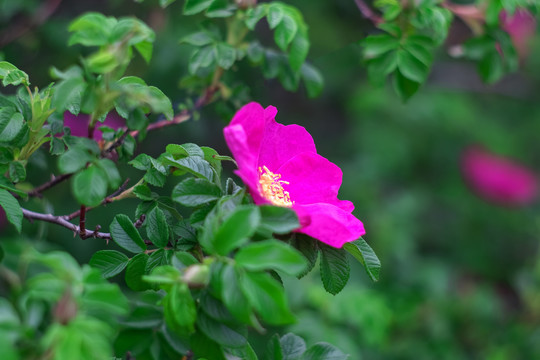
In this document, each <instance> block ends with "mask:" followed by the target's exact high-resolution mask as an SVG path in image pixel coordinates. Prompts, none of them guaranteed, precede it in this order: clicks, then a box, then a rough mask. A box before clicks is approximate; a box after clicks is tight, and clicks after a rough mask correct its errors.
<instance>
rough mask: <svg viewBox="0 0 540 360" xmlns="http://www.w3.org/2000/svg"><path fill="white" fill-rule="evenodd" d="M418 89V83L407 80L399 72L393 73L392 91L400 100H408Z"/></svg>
mask: <svg viewBox="0 0 540 360" xmlns="http://www.w3.org/2000/svg"><path fill="white" fill-rule="evenodd" d="M419 88H420V83H419V82H416V81H412V80H409V79H407V78H406V77H405V76H403V74H401V72H400V71H399V70H397V71H396V72H395V73H394V90H395V91H396V93H397V94H398V96H399V97H400V99H401V100H403V101H406V100H408V99H409V98H410V97H411V96H413V95H414V94H415V93H416V92H417V91H418V89H419Z"/></svg>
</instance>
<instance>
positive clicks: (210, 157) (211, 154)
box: [201, 146, 236, 185]
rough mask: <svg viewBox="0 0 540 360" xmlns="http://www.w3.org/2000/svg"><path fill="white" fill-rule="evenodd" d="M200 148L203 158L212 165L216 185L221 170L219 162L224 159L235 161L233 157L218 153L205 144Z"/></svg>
mask: <svg viewBox="0 0 540 360" xmlns="http://www.w3.org/2000/svg"><path fill="white" fill-rule="evenodd" d="M201 150H202V151H203V153H204V160H206V161H208V163H209V164H210V166H212V168H213V169H214V182H215V183H216V184H217V185H220V183H221V171H222V166H221V162H222V161H224V160H225V161H232V162H235V161H234V159H233V158H231V157H230V156H223V155H219V154H218V152H217V151H216V150H214V149H212V148H210V147H207V146H201ZM235 163H236V162H235Z"/></svg>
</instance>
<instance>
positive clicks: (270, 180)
mask: <svg viewBox="0 0 540 360" xmlns="http://www.w3.org/2000/svg"><path fill="white" fill-rule="evenodd" d="M283 184H285V185H288V184H289V182H288V181H285V180H281V174H274V173H273V172H271V171H270V170H268V168H267V167H266V166H263V167H262V168H261V167H260V166H259V185H260V189H259V192H260V193H261V196H263V197H264V198H266V199H267V200H269V201H270V202H271V203H272V204H274V205H277V206H285V207H291V206H292V205H293V204H294V201H291V196H290V194H289V192H288V191H285V189H283Z"/></svg>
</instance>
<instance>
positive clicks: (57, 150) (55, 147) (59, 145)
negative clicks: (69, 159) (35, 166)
mask: <svg viewBox="0 0 540 360" xmlns="http://www.w3.org/2000/svg"><path fill="white" fill-rule="evenodd" d="M50 145H51V147H50V153H51V155H62V154H63V153H64V152H65V151H66V145H64V142H63V141H62V140H60V139H58V138H56V137H53V138H52V139H51V144H50Z"/></svg>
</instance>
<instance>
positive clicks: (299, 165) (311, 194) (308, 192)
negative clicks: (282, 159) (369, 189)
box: [276, 152, 354, 212]
mask: <svg viewBox="0 0 540 360" xmlns="http://www.w3.org/2000/svg"><path fill="white" fill-rule="evenodd" d="M276 173H278V174H281V179H282V180H285V181H288V182H289V184H284V185H283V188H284V189H285V190H287V191H288V192H289V194H290V196H291V200H292V201H294V202H295V203H298V204H313V203H321V202H325V203H329V204H332V205H336V206H339V207H341V208H343V210H346V211H347V210H349V212H351V211H352V210H353V209H354V206H353V205H352V203H351V202H349V201H347V202H342V201H341V200H338V198H337V195H338V191H339V187H340V186H341V181H342V178H343V173H342V171H341V169H340V168H339V167H338V166H337V165H336V164H334V163H332V162H330V161H329V160H328V159H326V158H324V157H322V156H321V155H319V154H316V153H312V152H303V153H301V154H298V155H296V156H294V157H293V158H291V159H289V160H288V161H287V162H286V163H284V164H283V165H282V166H281V167H280V168H279V169H278V170H277V171H276Z"/></svg>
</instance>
